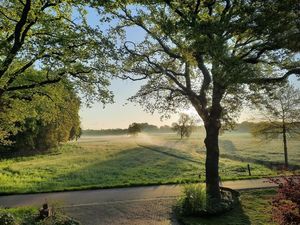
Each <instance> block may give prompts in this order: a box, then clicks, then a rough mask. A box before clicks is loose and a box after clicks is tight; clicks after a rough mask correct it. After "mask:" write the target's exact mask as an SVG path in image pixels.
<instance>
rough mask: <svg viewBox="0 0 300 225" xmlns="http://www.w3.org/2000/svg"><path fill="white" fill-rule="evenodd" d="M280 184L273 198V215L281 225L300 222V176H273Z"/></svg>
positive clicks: (294, 224) (276, 182)
mask: <svg viewBox="0 0 300 225" xmlns="http://www.w3.org/2000/svg"><path fill="white" fill-rule="evenodd" d="M271 182H273V183H275V184H277V185H279V188H278V192H277V195H276V196H275V197H274V198H273V200H272V217H273V220H274V221H275V222H277V223H278V224H280V225H298V224H300V176H290V177H281V178H275V179H274V178H273V179H271Z"/></svg>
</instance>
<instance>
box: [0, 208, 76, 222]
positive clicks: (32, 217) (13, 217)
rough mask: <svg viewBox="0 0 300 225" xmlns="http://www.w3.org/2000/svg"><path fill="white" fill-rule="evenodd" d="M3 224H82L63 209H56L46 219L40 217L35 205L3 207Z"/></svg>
mask: <svg viewBox="0 0 300 225" xmlns="http://www.w3.org/2000/svg"><path fill="white" fill-rule="evenodd" d="M0 224H1V225H81V223H80V222H79V221H77V220H75V219H73V218H71V217H68V216H66V215H64V214H63V213H62V212H61V211H57V210H55V212H54V215H52V216H50V217H48V218H46V219H44V220H39V219H38V209H37V208H35V207H18V208H9V209H1V208H0Z"/></svg>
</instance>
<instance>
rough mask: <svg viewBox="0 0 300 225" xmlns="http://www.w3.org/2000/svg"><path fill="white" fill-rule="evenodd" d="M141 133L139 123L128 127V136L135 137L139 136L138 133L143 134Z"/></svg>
mask: <svg viewBox="0 0 300 225" xmlns="http://www.w3.org/2000/svg"><path fill="white" fill-rule="evenodd" d="M141 131H142V128H141V125H140V124H138V123H132V124H130V125H129V127H128V134H130V135H133V136H137V135H138V133H141Z"/></svg>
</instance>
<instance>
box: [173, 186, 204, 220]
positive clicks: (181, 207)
mask: <svg viewBox="0 0 300 225" xmlns="http://www.w3.org/2000/svg"><path fill="white" fill-rule="evenodd" d="M206 201H207V198H206V192H205V186H203V185H201V184H187V185H185V186H184V189H183V194H182V196H181V197H180V199H179V201H178V204H177V207H176V208H177V211H178V213H179V214H181V215H197V214H201V213H202V212H203V211H205V210H206Z"/></svg>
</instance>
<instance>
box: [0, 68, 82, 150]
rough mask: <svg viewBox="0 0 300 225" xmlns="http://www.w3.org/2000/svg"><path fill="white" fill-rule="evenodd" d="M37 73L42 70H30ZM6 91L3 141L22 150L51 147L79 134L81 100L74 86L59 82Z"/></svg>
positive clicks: (1, 117) (0, 132) (0, 137)
mask: <svg viewBox="0 0 300 225" xmlns="http://www.w3.org/2000/svg"><path fill="white" fill-rule="evenodd" d="M28 71H30V72H31V74H34V76H37V77H39V76H42V75H41V74H40V71H34V70H31V69H29V70H28ZM13 94H14V96H12V93H10V94H9V95H8V94H4V95H3V96H2V98H1V105H2V106H3V107H2V108H1V110H0V124H1V127H0V143H1V144H2V145H11V146H13V147H14V148H20V149H30V150H32V149H48V148H50V147H54V146H56V145H57V144H58V143H59V142H64V141H68V140H71V139H74V138H76V137H78V136H79V135H80V119H79V115H78V113H79V107H80V100H79V98H78V97H77V95H76V92H75V91H74V87H73V85H72V84H71V83H70V82H69V81H68V80H64V81H61V82H59V83H56V84H52V85H48V86H45V87H39V88H35V90H34V91H33V90H31V89H30V90H19V91H14V92H13Z"/></svg>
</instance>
